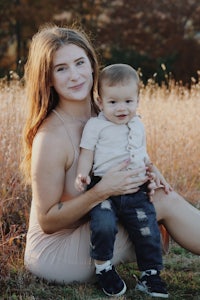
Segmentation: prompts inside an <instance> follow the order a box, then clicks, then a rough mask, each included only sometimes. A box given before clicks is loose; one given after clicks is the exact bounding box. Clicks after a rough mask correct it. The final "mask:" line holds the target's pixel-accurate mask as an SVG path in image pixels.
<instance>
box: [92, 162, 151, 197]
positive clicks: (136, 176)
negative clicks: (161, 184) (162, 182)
mask: <svg viewBox="0 0 200 300" xmlns="http://www.w3.org/2000/svg"><path fill="white" fill-rule="evenodd" d="M129 163H130V161H129V160H127V161H124V162H123V163H121V164H119V165H118V166H116V167H113V168H111V169H110V170H109V171H108V172H107V173H106V174H105V175H104V176H103V177H102V179H101V180H100V182H99V183H98V185H99V186H101V189H104V191H105V193H106V194H107V198H108V197H109V196H111V195H115V196H117V195H125V194H131V193H135V192H137V191H138V190H139V186H141V185H142V184H144V183H145V182H146V181H147V180H148V176H145V175H144V176H142V177H141V175H140V174H141V173H145V168H143V167H141V168H137V169H134V170H127V167H128V165H129Z"/></svg>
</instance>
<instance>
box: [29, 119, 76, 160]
mask: <svg viewBox="0 0 200 300" xmlns="http://www.w3.org/2000/svg"><path fill="white" fill-rule="evenodd" d="M72 151H73V149H72V147H71V141H70V139H69V137H68V136H67V134H66V131H65V128H64V126H63V124H62V123H61V122H60V120H57V118H56V117H55V116H54V115H50V116H49V117H48V118H47V119H46V120H45V121H43V123H42V124H41V126H40V128H39V130H38V132H37V134H36V136H35V138H34V142H33V152H34V153H36V155H37V154H38V155H40V157H43V158H44V157H45V160H46V159H51V161H52V160H54V161H55V160H60V161H62V163H64V162H65V163H66V162H67V161H70V160H71V157H73V152H72Z"/></svg>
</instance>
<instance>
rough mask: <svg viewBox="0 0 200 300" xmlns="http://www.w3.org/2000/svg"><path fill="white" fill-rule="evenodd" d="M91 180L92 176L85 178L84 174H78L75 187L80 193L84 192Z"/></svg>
mask: <svg viewBox="0 0 200 300" xmlns="http://www.w3.org/2000/svg"><path fill="white" fill-rule="evenodd" d="M90 182H91V179H90V176H88V175H87V176H83V175H82V174H78V175H77V177H76V179H75V183H74V186H75V188H76V189H77V191H79V192H83V191H84V190H85V188H86V186H87V185H88V184H90Z"/></svg>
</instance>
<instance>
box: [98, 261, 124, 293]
mask: <svg viewBox="0 0 200 300" xmlns="http://www.w3.org/2000/svg"><path fill="white" fill-rule="evenodd" d="M96 276H97V279H98V282H99V284H100V287H101V288H102V290H103V292H104V293H105V294H106V295H107V296H111V297H114V296H115V297H118V296H121V295H123V294H124V293H125V292H126V284H125V282H124V281H123V280H122V279H121V278H120V276H119V275H118V273H117V272H116V270H115V267H114V266H112V265H109V266H108V267H106V268H105V269H104V270H103V271H99V272H96Z"/></svg>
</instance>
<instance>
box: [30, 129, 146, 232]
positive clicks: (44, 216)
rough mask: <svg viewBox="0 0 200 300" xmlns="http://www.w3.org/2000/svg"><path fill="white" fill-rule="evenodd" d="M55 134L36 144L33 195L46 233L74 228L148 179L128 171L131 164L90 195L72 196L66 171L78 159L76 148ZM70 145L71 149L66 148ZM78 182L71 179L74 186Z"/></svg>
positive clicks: (115, 171) (37, 139) (110, 174)
mask: <svg viewBox="0 0 200 300" xmlns="http://www.w3.org/2000/svg"><path fill="white" fill-rule="evenodd" d="M60 135H62V136H63V135H64V133H63V132H62V133H60V134H57V133H56V134H55V133H54V132H52V131H50V130H49V132H48V133H45V132H40V133H38V134H37V136H36V137H35V140H34V144H33V152H32V191H33V198H34V201H35V203H36V208H37V213H38V221H39V223H40V225H41V228H42V229H43V230H44V232H46V233H53V232H56V231H58V230H61V229H64V228H70V227H73V226H74V223H76V222H77V221H78V220H80V219H81V218H82V217H83V216H84V215H85V214H87V213H88V212H89V211H90V210H91V208H93V207H94V206H95V205H97V204H98V203H100V202H102V201H103V200H105V199H107V198H108V197H109V196H110V195H119V194H127V193H132V192H135V191H136V190H137V187H138V186H139V185H141V184H143V183H144V182H145V181H146V180H147V177H145V176H144V178H138V177H137V174H139V173H140V172H141V169H136V170H129V171H126V170H125V168H126V167H127V165H128V163H129V162H128V161H127V162H123V163H122V164H120V165H119V166H117V167H115V168H112V169H111V170H110V171H109V172H107V174H105V175H104V176H103V178H102V180H101V181H100V182H99V183H98V184H97V185H96V186H95V187H93V188H92V189H90V190H89V191H87V192H85V193H83V194H80V195H77V196H75V195H70V193H68V191H66V190H65V181H66V172H67V171H66V169H68V168H69V167H70V166H71V164H72V162H73V159H74V148H73V146H72V145H71V143H70V140H69V142H68V143H66V140H65V139H61V138H60V137H59V136H60ZM66 144H67V146H66ZM74 180H75V178H71V182H72V184H73V182H74Z"/></svg>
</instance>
